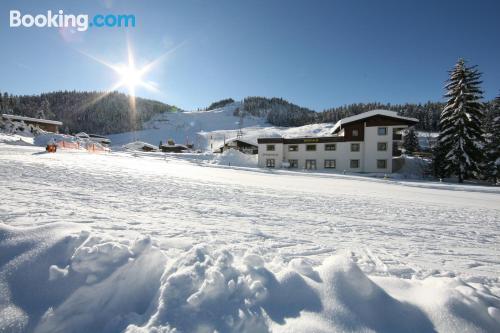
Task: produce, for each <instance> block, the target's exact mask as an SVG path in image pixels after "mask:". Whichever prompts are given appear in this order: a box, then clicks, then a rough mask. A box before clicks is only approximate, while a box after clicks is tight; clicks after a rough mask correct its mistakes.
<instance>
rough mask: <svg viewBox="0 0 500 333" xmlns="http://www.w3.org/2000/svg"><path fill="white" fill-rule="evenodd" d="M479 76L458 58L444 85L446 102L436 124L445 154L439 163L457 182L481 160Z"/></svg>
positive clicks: (476, 166)
mask: <svg viewBox="0 0 500 333" xmlns="http://www.w3.org/2000/svg"><path fill="white" fill-rule="evenodd" d="M480 77H481V74H480V73H479V71H478V70H477V69H476V67H475V66H473V67H467V66H466V64H465V61H464V60H463V59H460V60H459V61H458V62H457V64H456V65H455V67H454V68H453V70H451V71H450V79H449V80H448V82H447V84H446V89H447V93H446V94H445V97H446V98H447V99H448V100H447V102H446V106H445V107H444V109H443V111H442V112H441V117H440V121H439V130H440V133H439V145H440V149H442V150H443V151H444V152H445V153H446V155H445V157H444V161H440V163H442V164H443V167H444V170H445V172H446V173H447V174H455V175H457V176H458V182H459V183H463V180H464V178H467V177H468V176H469V175H470V174H472V173H473V172H478V171H479V169H480V162H481V159H482V148H483V143H484V140H483V131H482V128H481V119H482V116H483V115H482V108H483V105H482V103H481V102H480V101H479V100H480V99H481V98H482V91H481V90H480V88H479V85H480V84H481V81H480Z"/></svg>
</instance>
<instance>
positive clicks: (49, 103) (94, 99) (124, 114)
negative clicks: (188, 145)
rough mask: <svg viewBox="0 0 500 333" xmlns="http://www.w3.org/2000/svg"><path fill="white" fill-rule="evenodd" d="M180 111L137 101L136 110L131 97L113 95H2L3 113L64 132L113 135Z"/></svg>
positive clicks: (146, 101)
mask: <svg viewBox="0 0 500 333" xmlns="http://www.w3.org/2000/svg"><path fill="white" fill-rule="evenodd" d="M175 110H176V108H175V107H174V106H171V105H167V104H164V103H161V102H158V101H153V100H148V99H143V98H136V112H133V111H132V107H131V103H130V100H129V96H127V95H125V94H122V93H119V92H111V93H109V94H105V93H103V92H96V91H92V92H77V91H57V92H51V93H45V94H40V95H21V96H16V95H9V94H7V93H3V94H0V112H1V113H12V114H16V115H22V116H27V117H35V118H47V119H56V120H60V121H62V122H63V123H64V125H63V128H61V130H62V131H63V132H66V131H68V132H70V133H76V132H81V131H84V132H88V133H94V134H112V133H121V132H128V131H133V130H138V129H141V128H142V125H143V124H144V122H146V121H148V120H149V119H151V117H153V116H154V115H157V114H159V113H162V112H168V111H175Z"/></svg>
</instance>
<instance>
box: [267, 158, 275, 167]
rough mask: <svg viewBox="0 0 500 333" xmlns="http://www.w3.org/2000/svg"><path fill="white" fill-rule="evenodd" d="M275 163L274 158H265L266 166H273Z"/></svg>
mask: <svg viewBox="0 0 500 333" xmlns="http://www.w3.org/2000/svg"><path fill="white" fill-rule="evenodd" d="M275 164H276V162H275V160H274V158H268V159H267V160H266V168H274V165H275Z"/></svg>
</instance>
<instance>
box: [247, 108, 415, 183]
mask: <svg viewBox="0 0 500 333" xmlns="http://www.w3.org/2000/svg"><path fill="white" fill-rule="evenodd" d="M417 122H418V120H417V119H414V118H407V117H401V116H398V115H397V113H396V112H392V111H386V110H374V111H369V112H365V113H362V114H360V115H357V116H353V117H348V118H344V119H342V120H340V121H338V122H337V123H336V124H335V126H334V127H333V130H332V133H331V136H322V137H301V138H259V139H258V141H257V142H258V145H259V162H258V163H259V166H260V167H263V168H266V167H267V168H289V169H307V170H332V171H333V170H337V171H348V172H380V173H390V172H393V171H395V170H394V168H393V158H394V157H397V156H399V155H400V154H401V151H400V149H401V142H402V134H401V133H402V131H403V130H404V129H405V128H407V127H408V126H412V125H415V124H416V123H417Z"/></svg>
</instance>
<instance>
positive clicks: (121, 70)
mask: <svg viewBox="0 0 500 333" xmlns="http://www.w3.org/2000/svg"><path fill="white" fill-rule="evenodd" d="M115 71H116V72H117V74H118V75H119V76H120V81H119V82H118V85H119V86H126V87H128V90H129V94H130V95H131V96H134V97H135V88H136V87H137V86H144V85H145V84H146V83H145V82H143V79H142V76H143V75H144V73H143V72H142V71H141V70H139V69H137V68H135V66H134V65H133V64H128V65H125V66H117V67H116V68H115Z"/></svg>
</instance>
